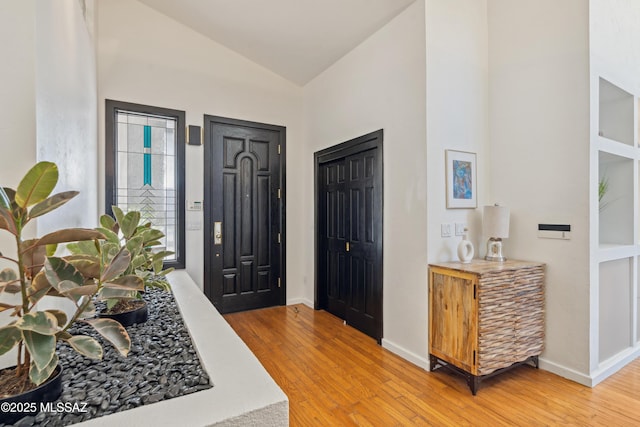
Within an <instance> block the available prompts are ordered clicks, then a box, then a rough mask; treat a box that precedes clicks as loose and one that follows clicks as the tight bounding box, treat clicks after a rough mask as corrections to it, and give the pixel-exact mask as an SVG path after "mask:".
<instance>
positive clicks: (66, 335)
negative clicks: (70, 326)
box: [56, 331, 73, 341]
mask: <svg viewBox="0 0 640 427" xmlns="http://www.w3.org/2000/svg"><path fill="white" fill-rule="evenodd" d="M72 336H73V335H71V334H70V333H69V332H67V331H60V332H58V333H57V334H56V339H58V340H64V341H66V340H68V339H70V338H71V337H72Z"/></svg>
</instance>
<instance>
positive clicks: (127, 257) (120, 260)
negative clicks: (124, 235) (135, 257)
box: [102, 249, 131, 282]
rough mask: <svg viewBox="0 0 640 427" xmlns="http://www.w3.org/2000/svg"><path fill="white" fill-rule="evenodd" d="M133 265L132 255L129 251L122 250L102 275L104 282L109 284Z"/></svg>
mask: <svg viewBox="0 0 640 427" xmlns="http://www.w3.org/2000/svg"><path fill="white" fill-rule="evenodd" d="M130 263H131V254H130V253H129V251H128V250H126V249H122V250H121V251H120V252H119V253H118V254H117V255H116V256H115V257H114V258H113V260H111V263H110V264H109V265H108V266H107V268H106V269H105V270H104V272H103V273H102V281H103V282H108V281H110V280H112V279H114V278H116V277H118V276H119V275H121V274H122V273H124V271H125V270H126V269H127V267H129V264H130Z"/></svg>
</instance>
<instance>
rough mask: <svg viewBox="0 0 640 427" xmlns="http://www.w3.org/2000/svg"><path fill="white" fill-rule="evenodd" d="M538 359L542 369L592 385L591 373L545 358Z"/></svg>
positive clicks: (588, 385)
mask: <svg viewBox="0 0 640 427" xmlns="http://www.w3.org/2000/svg"><path fill="white" fill-rule="evenodd" d="M538 361H539V367H540V369H542V370H545V371H549V372H551V373H552V374H556V375H559V376H561V377H563V378H567V379H569V380H571V381H574V382H577V383H578V384H582V385H585V386H587V387H592V380H591V377H589V375H585V374H583V373H582V372H578V371H575V370H573V369H571V368H567V367H566V366H563V365H558V364H557V363H554V362H551V361H549V360H546V359H543V358H539V360H538Z"/></svg>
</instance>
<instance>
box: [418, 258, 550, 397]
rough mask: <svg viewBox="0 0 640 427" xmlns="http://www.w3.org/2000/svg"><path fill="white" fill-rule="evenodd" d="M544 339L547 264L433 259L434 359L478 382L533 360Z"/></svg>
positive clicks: (431, 353)
mask: <svg viewBox="0 0 640 427" xmlns="http://www.w3.org/2000/svg"><path fill="white" fill-rule="evenodd" d="M543 345H544V264H540V263H533V262H525V261H513V260H508V261H505V262H502V263H499V262H490V261H484V260H473V261H472V262H471V263H470V264H462V263H458V262H451V263H440V264H430V265H429V359H430V364H431V370H432V371H433V370H435V369H437V368H438V367H441V366H446V367H449V368H451V369H453V370H456V371H458V372H460V373H462V374H463V375H465V377H466V378H467V383H468V384H469V387H470V388H471V392H472V393H473V394H476V391H477V389H478V384H479V383H480V381H481V380H482V379H484V378H487V377H489V376H493V375H495V374H497V373H500V372H502V371H503V370H505V369H508V368H510V367H512V366H515V365H519V364H522V363H527V362H530V363H533V364H534V365H535V366H536V367H537V366H538V356H539V355H540V353H541V352H542V349H543Z"/></svg>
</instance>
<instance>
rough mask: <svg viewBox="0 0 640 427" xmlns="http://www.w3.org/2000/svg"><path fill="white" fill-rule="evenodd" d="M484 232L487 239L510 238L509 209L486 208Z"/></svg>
mask: <svg viewBox="0 0 640 427" xmlns="http://www.w3.org/2000/svg"><path fill="white" fill-rule="evenodd" d="M482 231H483V232H484V235H485V237H497V238H501V239H503V238H506V237H509V208H508V207H506V206H497V205H496V206H485V207H484V210H483V212H482Z"/></svg>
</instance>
